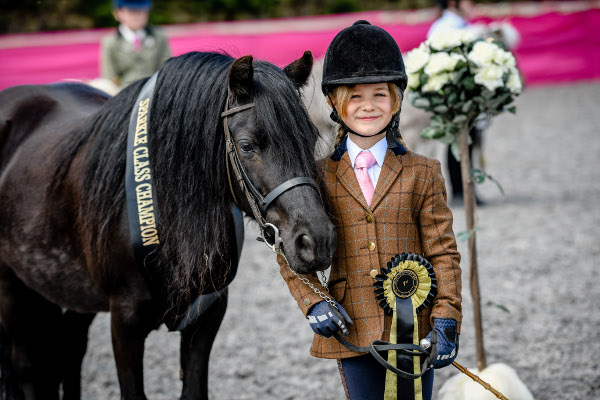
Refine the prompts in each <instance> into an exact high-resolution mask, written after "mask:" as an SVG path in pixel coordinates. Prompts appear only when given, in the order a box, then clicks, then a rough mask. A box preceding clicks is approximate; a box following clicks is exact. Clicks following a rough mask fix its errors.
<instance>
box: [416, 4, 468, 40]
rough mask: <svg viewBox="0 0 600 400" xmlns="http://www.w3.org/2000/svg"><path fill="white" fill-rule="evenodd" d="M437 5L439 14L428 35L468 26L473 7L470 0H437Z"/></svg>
mask: <svg viewBox="0 0 600 400" xmlns="http://www.w3.org/2000/svg"><path fill="white" fill-rule="evenodd" d="M436 5H437V10H438V15H439V16H438V18H437V19H436V20H435V21H434V22H433V24H432V25H431V27H430V28H429V31H428V32H427V37H429V36H431V35H432V34H433V33H434V32H437V31H443V30H445V29H463V28H466V27H467V25H468V21H467V20H468V18H469V15H470V14H471V10H472V8H473V3H471V1H470V0H437V1H436Z"/></svg>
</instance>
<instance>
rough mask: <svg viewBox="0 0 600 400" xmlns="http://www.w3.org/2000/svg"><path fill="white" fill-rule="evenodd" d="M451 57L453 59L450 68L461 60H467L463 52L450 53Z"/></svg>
mask: <svg viewBox="0 0 600 400" xmlns="http://www.w3.org/2000/svg"><path fill="white" fill-rule="evenodd" d="M450 58H451V59H452V67H451V68H449V70H453V69H454V68H455V67H456V64H457V63H458V62H459V61H464V62H466V61H467V59H466V58H465V56H463V55H462V54H458V53H450Z"/></svg>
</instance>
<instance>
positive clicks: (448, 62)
mask: <svg viewBox="0 0 600 400" xmlns="http://www.w3.org/2000/svg"><path fill="white" fill-rule="evenodd" d="M452 63H453V61H452V58H450V55H449V54H448V53H444V52H441V53H434V54H432V55H431V57H429V62H428V63H427V65H426V66H425V69H424V70H423V71H424V72H425V73H426V74H427V75H435V74H439V73H440V72H444V71H447V70H448V69H449V68H450V67H452ZM454 64H456V62H455V63H454Z"/></svg>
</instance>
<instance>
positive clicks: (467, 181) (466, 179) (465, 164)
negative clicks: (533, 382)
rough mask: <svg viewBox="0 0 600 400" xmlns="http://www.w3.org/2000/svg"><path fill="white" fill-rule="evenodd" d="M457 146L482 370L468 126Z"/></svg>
mask: <svg viewBox="0 0 600 400" xmlns="http://www.w3.org/2000/svg"><path fill="white" fill-rule="evenodd" d="M458 147H459V154H460V169H461V173H462V185H463V197H464V201H465V214H466V218H465V220H466V223H467V232H468V233H469V239H468V240H469V241H468V246H469V266H470V271H471V275H470V286H471V297H472V298H473V317H474V320H475V342H476V347H477V368H479V370H480V371H481V370H484V369H485V368H486V367H487V362H486V359H485V350H484V347H483V323H482V321H481V296H480V293H479V274H478V269H477V238H476V232H475V215H476V214H477V202H476V201H475V188H474V187H473V176H472V174H471V160H470V158H469V126H468V125H467V124H462V125H461V126H460V128H459V133H458Z"/></svg>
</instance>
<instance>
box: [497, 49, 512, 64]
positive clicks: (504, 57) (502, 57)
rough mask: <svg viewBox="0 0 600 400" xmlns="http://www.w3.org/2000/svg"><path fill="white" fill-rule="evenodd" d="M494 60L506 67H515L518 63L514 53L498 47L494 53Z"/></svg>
mask: <svg viewBox="0 0 600 400" xmlns="http://www.w3.org/2000/svg"><path fill="white" fill-rule="evenodd" d="M494 62H495V63H496V64H498V65H502V66H506V67H514V66H515V65H517V62H516V61H515V57H514V56H513V55H512V53H511V52H510V51H505V50H502V49H500V48H498V51H496V54H494Z"/></svg>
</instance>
